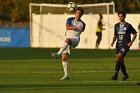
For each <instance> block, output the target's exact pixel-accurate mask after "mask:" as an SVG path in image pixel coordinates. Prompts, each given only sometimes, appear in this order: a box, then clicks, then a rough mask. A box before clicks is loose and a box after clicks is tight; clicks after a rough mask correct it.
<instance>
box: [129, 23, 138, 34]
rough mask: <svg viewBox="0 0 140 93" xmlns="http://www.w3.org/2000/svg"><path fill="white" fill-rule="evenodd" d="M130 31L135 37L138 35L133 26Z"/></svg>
mask: <svg viewBox="0 0 140 93" xmlns="http://www.w3.org/2000/svg"><path fill="white" fill-rule="evenodd" d="M130 31H131V33H132V34H133V35H134V34H136V33H137V31H136V30H135V29H134V28H133V26H132V25H130Z"/></svg>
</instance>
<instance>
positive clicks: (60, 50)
mask: <svg viewBox="0 0 140 93" xmlns="http://www.w3.org/2000/svg"><path fill="white" fill-rule="evenodd" d="M69 45H71V39H69V38H66V40H65V42H64V44H63V46H62V47H61V48H60V49H59V51H58V52H57V53H52V56H53V57H54V58H55V59H57V58H58V56H60V55H61V54H62V53H63V52H64V51H65V50H66V49H67V48H68V46H69Z"/></svg>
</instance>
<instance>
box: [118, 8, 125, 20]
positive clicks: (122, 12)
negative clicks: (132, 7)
mask: <svg viewBox="0 0 140 93" xmlns="http://www.w3.org/2000/svg"><path fill="white" fill-rule="evenodd" d="M119 14H122V15H123V16H124V18H125V17H126V12H125V11H122V10H121V11H119V12H118V16H119Z"/></svg>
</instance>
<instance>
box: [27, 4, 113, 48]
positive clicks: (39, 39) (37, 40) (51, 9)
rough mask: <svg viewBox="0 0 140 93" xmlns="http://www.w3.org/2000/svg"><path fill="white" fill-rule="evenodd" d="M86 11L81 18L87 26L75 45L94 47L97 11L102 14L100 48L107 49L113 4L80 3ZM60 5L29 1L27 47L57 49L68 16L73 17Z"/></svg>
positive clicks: (64, 6) (111, 30) (111, 24)
mask: <svg viewBox="0 0 140 93" xmlns="http://www.w3.org/2000/svg"><path fill="white" fill-rule="evenodd" d="M78 6H79V7H83V8H84V10H85V13H84V15H83V17H82V20H83V21H84V22H85V23H86V29H85V31H84V32H83V33H82V34H81V41H80V44H79V46H78V47H77V48H95V42H96V38H97V37H96V23H97V21H98V19H99V16H98V15H99V14H100V13H101V14H103V23H104V24H105V29H106V30H105V31H103V40H102V42H101V45H100V48H103V49H108V48H110V39H112V38H111V35H113V25H114V23H115V7H114V3H113V2H111V3H101V4H83V5H78ZM66 8H67V5H63V4H35V3H31V4H30V10H29V11H30V13H29V14H30V46H31V47H46V48H57V47H61V45H62V43H63V38H64V35H65V31H66V27H65V24H66V20H67V18H69V17H71V16H74V14H73V13H70V12H68V11H67V10H66Z"/></svg>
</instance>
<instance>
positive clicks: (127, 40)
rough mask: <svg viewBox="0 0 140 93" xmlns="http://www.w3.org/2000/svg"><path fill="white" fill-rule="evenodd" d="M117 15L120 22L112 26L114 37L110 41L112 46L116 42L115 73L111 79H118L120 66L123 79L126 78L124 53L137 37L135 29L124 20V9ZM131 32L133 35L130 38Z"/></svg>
mask: <svg viewBox="0 0 140 93" xmlns="http://www.w3.org/2000/svg"><path fill="white" fill-rule="evenodd" d="M118 17H119V20H120V22H119V23H117V24H115V26H114V37H113V40H112V43H111V46H113V44H114V42H115V41H116V40H117V42H116V66H115V74H114V75H113V77H112V80H117V79H118V73H119V70H120V68H121V71H122V73H123V75H124V77H123V80H124V81H125V80H127V79H128V78H129V76H128V74H127V72H126V67H125V64H124V57H125V55H126V53H127V52H128V51H129V48H130V47H131V46H132V44H133V42H134V40H135V39H136V37H137V32H136V30H135V29H134V28H133V27H132V25H131V24H129V23H127V22H126V21H125V17H126V13H125V12H124V11H119V12H118ZM131 34H133V37H132V39H131Z"/></svg>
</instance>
